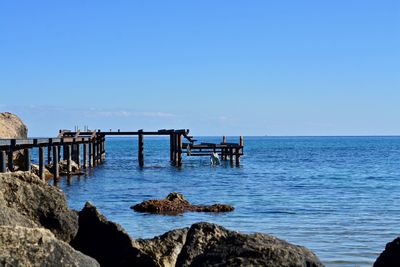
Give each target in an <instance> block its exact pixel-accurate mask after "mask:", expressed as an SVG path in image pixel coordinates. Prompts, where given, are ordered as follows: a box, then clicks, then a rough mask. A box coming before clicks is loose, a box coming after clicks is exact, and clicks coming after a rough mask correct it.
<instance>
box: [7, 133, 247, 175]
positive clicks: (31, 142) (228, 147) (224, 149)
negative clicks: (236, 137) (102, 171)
mask: <svg viewBox="0 0 400 267" xmlns="http://www.w3.org/2000/svg"><path fill="white" fill-rule="evenodd" d="M106 136H137V137H138V162H139V166H140V167H143V166H144V160H145V159H144V139H145V138H144V137H145V136H169V139H170V153H169V154H170V161H171V164H172V165H173V166H177V167H180V166H182V155H183V154H186V155H187V156H211V155H213V154H214V153H216V154H218V156H219V157H220V159H221V160H225V161H226V160H228V158H229V162H230V163H231V165H234V163H235V165H236V166H239V165H240V157H241V156H242V155H243V148H244V144H243V137H240V142H239V143H228V142H227V139H226V137H223V138H222V142H221V143H218V144H214V143H199V144H197V143H196V141H197V140H195V139H194V138H193V137H192V136H190V135H189V130H187V129H181V130H175V129H171V130H166V129H163V130H158V131H143V130H138V131H119V130H118V131H108V132H106V131H101V130H97V131H83V132H81V131H79V130H78V131H69V130H60V131H59V135H58V137H56V138H33V139H0V173H4V172H6V171H7V170H8V171H11V172H12V171H14V160H13V154H14V152H15V151H20V150H23V151H24V153H23V155H24V163H25V164H24V166H25V171H28V170H31V162H32V161H31V155H32V153H31V150H32V149H34V148H37V149H38V161H39V176H40V177H41V178H43V179H44V174H45V166H46V160H47V164H51V165H52V168H53V170H52V172H53V176H54V178H55V179H58V178H59V162H60V160H61V159H63V160H66V161H67V169H68V171H71V162H72V161H74V162H76V163H77V164H78V165H79V166H81V167H83V168H88V167H95V166H97V165H99V164H101V163H103V162H104V160H105V155H106V149H105V141H106ZM184 140H185V142H183V141H184ZM46 150H47V158H46V157H45V151H46ZM61 151H62V153H61ZM61 155H62V157H61ZM81 156H82V158H81Z"/></svg>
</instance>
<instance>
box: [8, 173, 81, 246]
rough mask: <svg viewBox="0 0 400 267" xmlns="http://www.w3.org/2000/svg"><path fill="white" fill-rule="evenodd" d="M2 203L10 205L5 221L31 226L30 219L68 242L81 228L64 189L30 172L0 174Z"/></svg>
mask: <svg viewBox="0 0 400 267" xmlns="http://www.w3.org/2000/svg"><path fill="white" fill-rule="evenodd" d="M0 205H2V206H3V207H7V209H4V210H3V209H2V213H4V214H7V216H5V217H4V218H2V219H0V222H2V221H3V225H10V223H9V222H10V221H11V222H12V221H14V223H11V225H20V226H29V225H30V223H29V220H30V221H32V222H33V223H34V224H35V225H37V226H42V227H44V228H47V229H49V230H50V231H52V232H53V233H54V234H55V236H56V237H57V238H59V239H61V240H63V241H66V242H69V241H71V240H72V238H74V237H75V235H76V233H77V231H78V215H77V213H76V212H75V211H72V210H70V209H69V208H68V206H67V201H66V199H65V195H64V193H63V192H62V191H61V190H60V189H58V188H56V187H54V186H51V185H49V184H48V183H46V182H45V181H43V180H41V179H40V178H39V177H38V176H36V175H35V174H33V173H31V172H14V173H4V174H0ZM13 212H14V213H15V214H14V215H13ZM7 222H8V223H7Z"/></svg>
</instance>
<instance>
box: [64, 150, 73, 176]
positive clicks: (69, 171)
mask: <svg viewBox="0 0 400 267" xmlns="http://www.w3.org/2000/svg"><path fill="white" fill-rule="evenodd" d="M64 148H66V149H67V172H68V173H71V171H72V166H71V154H72V153H71V145H67V146H66V147H64Z"/></svg>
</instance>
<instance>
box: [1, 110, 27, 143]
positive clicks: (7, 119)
mask: <svg viewBox="0 0 400 267" xmlns="http://www.w3.org/2000/svg"><path fill="white" fill-rule="evenodd" d="M27 136H28V128H27V127H26V125H25V124H24V123H23V122H22V120H21V119H20V118H19V117H18V116H17V115H15V114H12V113H9V112H1V113H0V138H5V139H10V138H15V139H26V138H27Z"/></svg>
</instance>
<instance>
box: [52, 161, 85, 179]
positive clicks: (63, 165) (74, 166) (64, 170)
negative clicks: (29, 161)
mask: <svg viewBox="0 0 400 267" xmlns="http://www.w3.org/2000/svg"><path fill="white" fill-rule="evenodd" d="M46 168H47V169H48V170H49V171H50V172H51V173H53V164H52V163H50V164H48V165H46ZM58 171H59V173H60V175H83V174H84V173H83V171H82V169H81V167H79V165H78V163H76V162H75V161H73V160H71V171H68V162H67V160H60V161H59V162H58ZM52 177H53V176H52Z"/></svg>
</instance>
